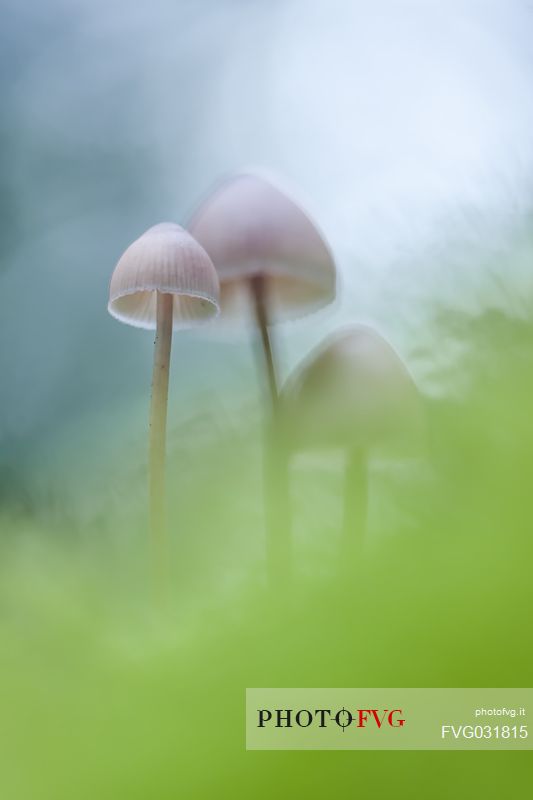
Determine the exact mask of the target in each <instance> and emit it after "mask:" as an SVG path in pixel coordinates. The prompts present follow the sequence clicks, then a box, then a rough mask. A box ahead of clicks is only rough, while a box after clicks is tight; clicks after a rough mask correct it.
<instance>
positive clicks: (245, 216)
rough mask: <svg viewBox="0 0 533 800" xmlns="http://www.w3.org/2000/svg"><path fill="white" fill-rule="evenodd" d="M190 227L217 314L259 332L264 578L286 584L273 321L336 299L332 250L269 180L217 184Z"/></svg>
mask: <svg viewBox="0 0 533 800" xmlns="http://www.w3.org/2000/svg"><path fill="white" fill-rule="evenodd" d="M189 230H190V231H191V233H192V234H193V236H194V237H195V238H196V239H197V240H198V241H199V242H200V244H201V245H202V246H203V247H205V249H206V251H207V252H208V253H209V255H210V256H211V259H212V261H213V263H214V265H215V267H216V269H217V272H218V274H219V278H220V305H221V311H222V318H223V319H226V320H228V319H234V320H235V319H237V320H242V319H246V318H250V317H251V318H252V319H253V320H255V324H256V326H257V328H258V330H259V333H260V338H261V346H262V352H263V362H264V370H265V372H266V379H267V383H268V388H269V393H270V400H271V407H272V412H273V414H272V417H271V420H270V423H271V424H270V437H269V438H268V439H267V443H266V447H265V460H266V468H265V492H266V495H267V502H266V514H267V551H268V561H269V573H270V578H271V581H273V582H274V583H276V584H277V585H280V584H281V583H286V581H287V578H288V571H289V563H288V562H289V557H290V554H289V549H290V548H289V542H288V536H287V534H286V533H285V532H284V531H285V529H286V527H287V525H286V524H285V520H284V518H285V511H284V509H285V508H286V506H287V498H286V490H287V487H286V483H285V481H284V478H283V473H284V469H285V464H284V456H283V454H282V452H281V445H282V443H281V441H280V438H279V435H278V431H277V424H276V409H277V405H278V375H277V368H276V362H275V348H274V347H273V345H272V336H271V330H270V325H271V323H272V322H275V321H281V320H287V319H294V318H297V317H300V316H303V315H305V314H308V313H310V312H311V311H314V310H317V309H319V308H320V307H322V306H325V305H327V304H328V303H329V302H331V301H332V300H333V299H334V297H335V280H336V278H335V264H334V261H333V257H332V255H331V252H330V250H329V248H328V246H327V244H326V242H325V240H324V238H323V237H322V235H321V234H320V232H319V231H318V229H317V227H316V226H315V224H314V222H312V221H311V219H310V218H309V217H308V215H307V214H306V212H305V211H304V210H303V209H302V208H301V207H300V206H299V205H297V203H296V202H294V200H292V199H291V198H290V197H289V196H288V195H286V194H285V193H284V192H283V191H282V190H281V189H279V188H278V187H277V186H276V185H274V183H271V182H270V180H268V179H265V178H264V177H262V176H260V175H258V174H252V173H242V174H237V175H234V176H232V177H230V178H228V179H227V180H226V181H224V182H223V183H221V184H220V185H219V186H218V187H217V188H215V190H214V191H213V192H212V193H211V194H210V195H209V197H207V199H206V200H205V201H204V202H203V203H202V204H201V205H200V207H199V209H198V210H197V211H196V213H195V214H194V216H193V218H192V220H191V222H190V225H189Z"/></svg>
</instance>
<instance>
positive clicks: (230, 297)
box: [189, 173, 335, 321]
mask: <svg viewBox="0 0 533 800" xmlns="http://www.w3.org/2000/svg"><path fill="white" fill-rule="evenodd" d="M189 230H190V232H191V233H192V235H193V236H194V237H195V238H196V239H197V240H198V241H199V242H200V244H201V245H202V247H204V248H205V249H206V251H207V252H208V253H209V255H210V257H211V259H212V261H213V263H214V265H215V267H216V269H217V272H218V275H219V278H220V287H221V289H220V305H221V309H222V314H223V315H224V316H225V317H226V318H239V317H240V316H248V314H249V309H250V287H249V279H250V278H251V277H252V276H254V275H263V276H265V278H266V291H267V294H268V307H269V316H270V318H271V319H272V321H276V320H283V319H293V318H296V317H300V316H303V315H305V314H307V313H309V312H311V311H314V310H316V309H318V308H321V307H322V306H325V305H327V304H328V303H330V302H331V301H332V300H333V299H334V297H335V264H334V261H333V257H332V254H331V252H330V250H329V247H328V245H327V244H326V242H325V240H324V238H323V237H322V235H321V234H320V232H319V230H318V229H317V227H316V225H315V224H314V222H312V220H311V219H310V218H309V216H308V215H307V214H306V212H305V211H304V210H303V209H302V208H300V206H299V205H297V203H296V202H294V201H293V200H292V199H291V198H290V197H288V196H287V195H286V194H285V193H284V192H283V191H282V190H280V189H279V188H277V186H275V185H274V184H273V183H271V182H270V181H269V180H266V179H265V178H263V177H260V176H259V175H254V174H246V173H244V174H240V175H236V176H234V177H232V178H229V179H228V180H226V181H225V182H224V183H222V184H221V185H220V186H219V187H218V188H217V189H215V191H214V192H213V193H212V194H211V195H210V196H209V197H208V198H207V200H205V202H204V203H203V204H202V205H201V206H200V208H199V209H198V210H197V212H196V213H195V215H194V216H193V218H192V220H191V223H190V225H189Z"/></svg>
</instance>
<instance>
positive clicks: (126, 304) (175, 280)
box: [107, 222, 219, 329]
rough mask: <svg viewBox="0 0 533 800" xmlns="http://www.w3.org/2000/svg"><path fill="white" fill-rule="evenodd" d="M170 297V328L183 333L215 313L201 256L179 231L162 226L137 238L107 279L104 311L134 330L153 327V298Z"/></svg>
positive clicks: (211, 277) (210, 277)
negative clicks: (166, 294)
mask: <svg viewBox="0 0 533 800" xmlns="http://www.w3.org/2000/svg"><path fill="white" fill-rule="evenodd" d="M158 291H159V292H164V293H168V294H172V295H174V304H173V317H172V319H173V328H174V329H177V328H189V327H191V326H194V325H198V324H200V323H202V322H207V321H208V320H210V319H211V318H212V317H215V316H216V315H217V314H218V311H219V305H218V298H219V282H218V276H217V273H216V270H215V268H214V266H213V263H212V262H211V259H210V258H209V256H208V255H207V253H206V252H205V250H204V249H203V248H202V247H201V246H200V245H199V244H198V242H196V241H195V240H194V239H193V237H192V236H191V235H190V234H189V233H188V232H187V231H185V230H183V228H181V227H180V226H179V225H175V224H174V223H172V222H163V223H161V224H160V225H154V227H153V228H149V229H148V230H147V231H146V233H143V235H142V236H140V237H139V238H138V239H136V240H135V241H134V242H133V244H131V245H130V246H129V247H128V249H127V250H126V251H125V252H124V253H123V254H122V256H121V257H120V259H119V261H118V264H117V266H116V267H115V270H114V272H113V275H112V276H111V284H110V287H109V303H108V306H107V308H108V311H109V313H110V314H112V316H113V317H116V319H118V320H120V321H121V322H125V323H127V324H128V325H134V326H135V327H137V328H151V329H153V328H155V327H156V292H158Z"/></svg>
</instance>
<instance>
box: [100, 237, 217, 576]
mask: <svg viewBox="0 0 533 800" xmlns="http://www.w3.org/2000/svg"><path fill="white" fill-rule="evenodd" d="M218 298H219V282H218V277H217V274H216V271H215V268H214V266H213V264H212V262H211V260H210V258H209V256H208V255H207V253H206V252H205V250H204V249H203V248H202V247H201V246H200V245H199V244H198V242H196V241H195V240H194V239H193V237H192V236H191V235H190V234H189V233H187V231H185V230H183V228H181V227H180V226H179V225H175V224H174V223H172V222H164V223H161V224H160V225H154V227H152V228H149V230H147V231H146V232H145V233H143V235H142V236H141V237H140V238H139V239H136V241H134V242H133V244H131V245H130V246H129V247H128V249H127V250H126V251H125V252H124V253H123V254H122V256H121V257H120V259H119V261H118V263H117V265H116V267H115V270H114V272H113V275H112V277H111V284H110V288H109V304H108V311H109V313H110V314H111V315H112V316H113V317H115V318H116V319H118V320H120V321H121V322H125V323H126V324H127V325H133V326H134V327H137V328H148V329H151V330H153V329H154V328H155V330H156V336H155V343H154V365H153V378H152V401H151V409H150V437H149V438H150V442H149V493H150V528H151V533H152V540H153V547H154V557H155V568H156V571H157V577H158V580H159V581H161V580H162V576H163V573H164V559H165V550H166V526H165V439H166V421H167V399H168V377H169V368H170V347H171V341H172V329H173V328H174V329H175V330H177V329H180V328H188V327H191V326H193V325H197V324H200V323H202V322H207V321H208V320H210V319H211V318H212V317H215V316H216V315H217V314H218V311H219V305H218Z"/></svg>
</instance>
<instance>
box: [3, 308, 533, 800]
mask: <svg viewBox="0 0 533 800" xmlns="http://www.w3.org/2000/svg"><path fill="white" fill-rule="evenodd" d="M436 324H437V325H441V326H442V329H443V335H447V336H453V337H455V338H456V339H457V340H459V341H462V342H463V343H464V345H465V347H464V356H463V357H462V359H461V360H460V361H459V363H458V364H457V366H456V369H457V376H458V378H460V380H459V381H458V383H459V384H460V385H461V386H462V389H461V392H460V396H458V397H457V398H456V399H454V400H446V401H444V400H430V399H428V400H427V413H428V421H429V443H428V453H427V456H426V457H424V458H423V459H419V460H418V461H410V462H408V461H405V462H395V463H386V462H376V463H374V465H373V468H372V472H371V479H370V487H371V488H370V493H371V497H370V521H369V533H368V542H367V547H366V552H365V554H364V556H363V557H362V558H361V560H360V562H359V563H354V564H353V565H352V568H351V570H350V577H349V579H347V578H346V577H344V578H343V579H342V580H340V579H338V578H337V560H336V555H337V546H338V537H339V527H340V496H341V494H340V493H341V487H342V474H341V465H340V464H339V463H338V462H335V461H333V460H323V461H321V460H320V459H315V460H308V461H305V460H303V461H296V462H295V463H294V464H293V469H292V506H293V515H294V525H293V533H294V539H295V560H296V564H297V575H296V579H295V588H294V595H293V597H292V598H290V601H289V600H287V601H284V602H283V605H284V607H283V608H280V604H281V602H282V601H281V600H279V601H278V602H275V601H274V600H273V599H272V598H271V597H270V596H269V594H268V592H267V589H266V585H265V576H264V563H263V551H262V547H263V536H264V531H263V508H262V493H261V472H260V470H261V434H262V429H261V426H260V423H259V421H257V415H256V414H252V413H250V415H249V417H244V418H241V425H242V427H241V428H240V429H239V430H238V431H236V430H235V429H224V426H223V425H220V424H217V425H215V424H214V423H213V422H212V421H211V422H210V421H209V420H205V421H203V422H202V423H201V425H200V427H199V431H200V432H201V435H199V434H198V435H196V433H195V434H194V436H192V437H191V436H187V435H186V433H187V432H183V435H182V432H181V431H172V432H171V434H172V435H171V441H170V448H169V450H170V452H169V460H170V465H169V466H170V469H169V472H170V476H169V494H170V505H171V520H170V522H171V525H170V528H171V533H172V546H173V552H172V563H171V574H172V580H173V589H172V595H171V598H170V599H169V602H168V607H167V608H166V610H161V609H157V608H156V607H155V606H154V603H153V602H152V600H153V598H152V597H151V593H150V589H149V568H148V552H147V542H146V534H145V529H146V510H145V509H146V491H145V474H144V471H143V465H144V463H145V452H144V448H145V443H144V441H143V439H142V434H143V433H144V432H139V445H138V452H135V453H131V452H129V453H128V455H127V463H126V461H125V463H124V465H123V466H122V467H118V468H117V469H116V470H115V471H114V474H113V476H110V478H109V483H108V490H107V492H104V491H102V492H101V493H100V494H98V495H96V494H95V496H94V497H90V498H87V497H86V496H84V512H83V514H82V513H81V511H80V510H79V509H77V508H76V506H75V505H73V506H70V507H69V509H68V513H67V512H66V511H65V512H63V511H56V512H53V513H52V512H50V509H49V508H46V507H44V506H43V507H39V506H37V507H34V508H31V509H30V508H24V506H23V505H22V506H21V505H19V506H17V507H16V508H13V507H10V506H6V507H5V508H4V511H3V516H2V523H1V524H2V531H1V533H2V558H1V568H0V569H1V574H0V593H1V597H0V609H1V617H0V691H1V699H0V715H1V716H0V719H1V724H0V736H1V742H0V759H1V763H0V797H1V798H2V800H4V798H5V800H19V799H20V800H45V799H46V800H48V798H50V800H63V798H65V800H66V799H67V798H68V800H73V798H76V800H82V799H84V798H91V800H96V798H98V799H99V800H103V799H104V798H110V799H111V798H112V799H113V800H119V799H120V798H127V800H136V798H139V799H141V798H142V799H143V800H147V799H148V798H150V799H151V798H154V799H157V800H166V798H204V797H205V798H219V797H223V798H226V797H227V798H240V797H243V798H248V797H258V798H262V797H265V798H266V797H272V796H274V797H280V798H285V797H306V798H311V797H317V798H318V797H334V796H337V795H338V796H339V797H352V796H353V797H358V796H360V797H363V796H366V797H371V798H381V797H410V798H414V797H420V798H441V797H442V798H457V797H480V798H481V797H496V796H501V794H502V792H503V791H504V790H506V789H507V787H509V789H508V793H509V791H510V794H511V796H517V797H519V796H520V797H522V796H524V797H525V796H526V794H525V793H524V791H525V790H524V789H521V788H520V786H521V783H522V782H525V781H526V780H528V781H529V782H530V780H531V758H530V753H517V752H510V753H502V752H498V753H480V752H472V753H467V752H458V753H444V752H437V753H435V752H407V753H402V752H396V753H387V752H366V753H365V752H360V753H358V752H288V753H278V752H249V753H247V752H246V751H245V749H244V748H245V745H244V739H245V731H244V699H245V688H246V687H254V686H258V687H259V686H287V687H289V686H316V687H320V686H370V687H372V686H376V687H379V686H413V687H419V686H420V687H422V686H450V687H453V686H464V687H468V686H473V687H474V686H480V687H483V686H530V685H531V669H532V644H531V623H530V617H531V609H532V608H533V603H532V588H531V587H532V581H531V563H532V554H533V541H532V535H531V534H532V516H533V489H532V487H533V425H532V421H531V420H532V401H531V398H532V396H533V366H532V365H533V360H532V353H533V325H531V324H529V323H526V322H520V321H512V320H510V319H509V318H507V317H505V316H503V315H501V314H499V313H498V312H487V313H485V314H484V315H483V316H481V317H479V318H478V319H477V320H471V319H470V320H469V319H467V318H466V317H464V318H463V317H462V316H461V315H449V314H448V315H446V318H445V319H443V320H436ZM119 461H120V458H119ZM75 468H76V465H75V464H71V465H70V470H72V469H75ZM66 469H67V468H66ZM87 505H89V506H90V508H91V509H92V512H93V513H92V514H90V515H89V516H87V513H86V508H87Z"/></svg>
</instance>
